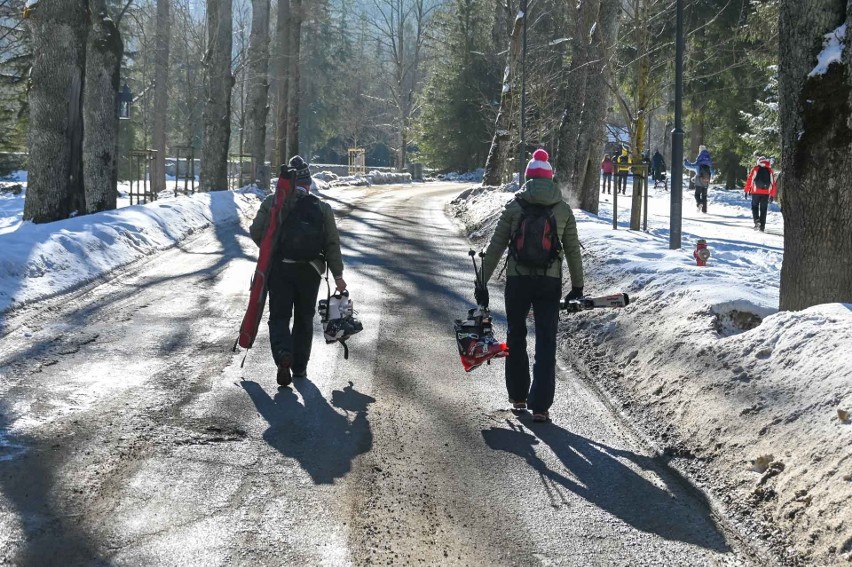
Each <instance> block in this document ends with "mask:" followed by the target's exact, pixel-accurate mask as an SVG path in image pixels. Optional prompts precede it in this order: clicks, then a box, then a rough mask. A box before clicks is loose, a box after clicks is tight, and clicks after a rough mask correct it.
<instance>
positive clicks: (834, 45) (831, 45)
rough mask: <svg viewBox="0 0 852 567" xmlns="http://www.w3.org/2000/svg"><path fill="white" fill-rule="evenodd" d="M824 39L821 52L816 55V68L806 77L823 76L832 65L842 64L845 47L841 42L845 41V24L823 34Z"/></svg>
mask: <svg viewBox="0 0 852 567" xmlns="http://www.w3.org/2000/svg"><path fill="white" fill-rule="evenodd" d="M824 37H825V40H824V41H823V48H822V51H820V52H819V54H818V55H817V64H816V67H814V68H813V70H812V71H811V72H810V73H808V77H815V76H817V75H825V74H826V73H827V72H828V67H829V66H830V65H831V64H832V63H843V48H844V47H845V45H844V43H843V40H844V39H846V24H843V25H842V26H840V27H839V28H837V29H836V30H834V31H832V32H829V33H827V34H825V36H824Z"/></svg>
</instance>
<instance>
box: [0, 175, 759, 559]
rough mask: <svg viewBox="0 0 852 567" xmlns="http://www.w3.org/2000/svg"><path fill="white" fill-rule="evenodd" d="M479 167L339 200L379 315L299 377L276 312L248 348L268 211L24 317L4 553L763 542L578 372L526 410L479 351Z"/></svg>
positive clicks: (13, 329) (466, 551) (586, 550)
mask: <svg viewBox="0 0 852 567" xmlns="http://www.w3.org/2000/svg"><path fill="white" fill-rule="evenodd" d="M459 190H460V187H459V186H458V185H454V184H429V185H425V186H423V185H420V186H413V187H412V186H397V187H384V188H380V189H376V190H374V191H371V192H369V193H368V194H367V195H366V196H364V197H363V198H361V194H360V193H359V194H358V195H359V198H358V199H357V200H355V201H353V202H351V203H338V205H342V206H338V208H339V209H340V211H341V213H342V218H341V220H340V221H339V226H340V229H341V233H342V238H343V243H344V259H345V261H346V265H347V270H346V279H347V282H348V283H349V286H350V289H351V290H352V293H353V298H354V300H355V302H356V309H357V310H358V311H359V312H360V318H361V320H362V321H363V323H364V327H365V330H364V332H363V333H361V334H360V335H357V336H356V337H354V338H353V339H352V340H351V341H350V349H351V357H350V360H348V361H344V360H343V356H342V350H341V349H340V348H339V347H337V346H336V345H333V346H326V345H324V344H322V341H321V340H319V341H316V342H315V344H314V355H313V358H312V360H311V364H310V366H309V368H308V372H309V378H308V379H306V380H301V381H297V382H296V383H295V384H294V387H293V388H285V389H281V390H279V389H277V387H276V385H275V378H274V368H273V366H272V362H271V358H270V356H269V351H268V343H267V340H268V338H267V335H266V332H265V324H264V325H263V326H262V327H261V336H260V337H259V338H258V342H257V348H255V349H254V350H253V351H252V352H250V353H249V356H248V359H247V361H246V363H245V367H244V368H240V361H241V358H242V355H239V356H237V355H233V354H232V353H231V352H230V347H231V345H232V344H233V339H234V338H235V333H236V330H237V327H238V324H239V320H240V318H241V315H242V310H243V307H244V303H245V300H246V297H247V290H246V287H247V280H248V277H249V274H250V273H251V269H252V262H253V258H254V254H255V250H256V248H255V247H254V244H253V243H251V241H250V240H249V238H248V235H247V227H246V226H245V224H244V225H242V226H238V225H231V226H218V227H216V229H215V230H214V229H210V230H207V231H204V232H202V233H200V234H199V235H197V236H196V237H194V239H193V240H191V241H188V242H185V243H184V245H182V246H181V247H180V248H176V249H173V250H171V251H169V252H166V253H164V254H162V255H160V256H159V257H158V259H157V260H156V261H152V262H148V263H147V264H145V265H142V266H140V267H139V268H138V270H136V271H135V272H128V273H126V274H125V275H123V276H120V277H118V278H116V279H114V280H113V281H111V282H109V283H106V284H103V285H101V286H99V287H97V288H94V289H92V290H90V291H88V292H87V293H85V294H78V295H77V296H76V297H73V298H70V299H67V300H64V301H54V302H52V303H51V302H48V303H46V304H43V305H42V306H40V307H31V308H29V309H26V310H24V311H22V312H20V313H19V314H17V315H16V316H14V317H13V318H12V319H11V320H9V321H7V322H6V329H7V330H9V332H10V334H9V335H7V336H5V337H4V338H3V339H2V342H0V436H2V435H3V434H4V433H8V436H9V437H8V439H7V440H6V442H5V443H4V444H3V448H4V451H3V452H0V564H2V563H11V564H19V565H49V564H73V563H86V564H97V565H178V564H185V565H225V564H228V565H232V564H242V565H257V564H268V565H285V564H292V565H296V564H299V565H348V564H354V565H366V564H375V563H381V564H398V565H407V564H428V565H522V564H523V565H530V564H533V565H554V564H556V565H588V564H592V563H594V564H622V565H623V564H630V565H643V564H647V565H659V564H669V565H675V564H677V565H708V564H709V565H719V564H740V563H748V560H747V559H745V558H744V557H742V556H740V555H739V554H738V553H737V552H736V551H735V550H734V549H732V547H735V545H734V544H733V543H732V542H731V541H729V540H728V539H726V537H725V535H723V532H722V530H721V529H720V528H719V527H718V526H717V525H716V523H715V521H714V519H713V518H712V516H711V515H710V513H709V512H708V510H707V507H706V505H705V504H704V503H703V502H701V501H700V499H699V498H697V497H696V496H694V495H692V494H691V493H687V492H686V491H685V490H684V489H683V488H682V487H681V485H680V484H679V483H678V481H677V480H676V479H675V477H674V476H673V475H672V474H671V473H669V472H667V471H665V470H663V469H661V468H660V467H659V466H658V465H657V464H656V462H655V461H654V460H652V459H651V458H650V457H649V456H648V453H647V452H646V451H645V450H644V449H642V447H641V446H640V445H639V444H638V443H637V442H636V441H635V440H634V439H633V437H632V436H631V435H630V434H629V433H628V432H627V431H626V430H625V429H624V428H623V427H621V426H620V425H619V423H618V421H617V419H616V418H615V417H614V416H612V415H611V414H610V412H609V411H608V409H607V408H606V406H605V405H604V404H603V403H602V402H601V401H600V400H598V399H597V398H596V397H595V395H594V394H593V393H592V392H591V391H589V390H588V389H587V388H586V387H585V386H584V385H583V384H582V383H581V382H580V381H579V380H577V379H575V378H573V377H572V376H571V375H570V374H569V373H567V372H562V373H561V375H560V377H559V382H558V384H557V401H556V404H555V406H554V408H553V410H552V416H553V419H554V423H553V424H543V425H538V424H536V425H533V424H532V423H530V420H529V419H527V418H524V417H521V418H518V417H516V416H514V415H512V414H511V413H509V412H507V411H505V410H503V409H502V408H503V407H505V405H506V399H505V393H504V388H503V385H502V365H501V364H499V363H498V364H494V365H492V366H489V367H483V368H480V369H478V370H476V371H474V372H473V373H472V374H465V373H464V372H462V371H461V367H460V364H459V363H458V361H457V356H456V354H455V344H454V340H453V337H452V334H451V332H450V329H451V321H452V319H453V318H455V317H458V316H460V315H461V314H462V313H463V312H464V309H466V307H467V306H468V303H469V301H470V299H471V297H470V296H471V294H472V283H471V280H472V277H471V276H472V274H471V269H470V266H469V262H470V260H469V258H468V256H467V255H466V252H467V249H468V245H467V243H466V241H465V240H464V239H463V238H461V237H460V236H459V234H458V232H457V230H456V229H455V228H454V227H453V225H452V224H451V223H450V221H449V220H448V219H447V218H446V217H445V216H444V212H443V208H444V205H445V203H446V202H447V200H448V199H449V198H450V197H451V196H452V195H453V194H455V193H458V191H459ZM492 302H493V304H494V305H495V306H501V305H502V296H501V295H500V293H499V289H498V286H493V289H492ZM45 306H49V309H45ZM39 309H42V311H39ZM497 312H498V313H497V314H498V315H501V314H502V309H497ZM317 329H318V327H317ZM497 333H498V334H499V335H500V336H505V327H504V325H503V321H498V329H497ZM317 336H319V334H317Z"/></svg>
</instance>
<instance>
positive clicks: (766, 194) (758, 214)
mask: <svg viewBox="0 0 852 567" xmlns="http://www.w3.org/2000/svg"><path fill="white" fill-rule="evenodd" d="M777 193H778V187H777V183H776V181H775V173H774V172H773V171H772V162H770V161H769V160H768V159H766V158H765V157H760V158H758V159H757V165H755V166H754V167H753V168H752V170H751V172H750V173H749V174H748V179H746V184H745V195H746V197H748V196H749V195H751V216H752V218H753V219H754V230H759V231H760V232H763V231H764V230H765V229H766V209H767V208H769V201H771V200H773V199H775V196H776V195H777Z"/></svg>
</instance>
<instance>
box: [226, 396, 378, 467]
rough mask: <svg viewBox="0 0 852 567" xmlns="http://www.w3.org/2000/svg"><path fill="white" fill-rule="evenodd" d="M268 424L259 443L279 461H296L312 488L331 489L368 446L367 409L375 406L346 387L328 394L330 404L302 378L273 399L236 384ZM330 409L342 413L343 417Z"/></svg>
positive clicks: (369, 445) (369, 430)
mask: <svg viewBox="0 0 852 567" xmlns="http://www.w3.org/2000/svg"><path fill="white" fill-rule="evenodd" d="M240 385H241V386H242V387H243V389H244V390H245V391H246V393H247V394H248V395H249V397H250V398H251V400H252V402H254V406H255V407H256V408H257V411H258V412H260V415H261V416H263V418H264V419H265V420H266V422H267V423H268V424H269V428H268V429H267V430H266V431H264V433H263V439H264V441H266V442H267V443H269V445H270V446H272V447H274V448H275V449H276V450H277V451H278V452H280V453H281V454H282V455H284V456H285V457H290V458H292V459H296V461H298V463H299V465H300V466H301V467H302V468H303V469H304V470H305V472H307V473H308V474H309V475H310V476H311V479H312V480H313V481H314V483H315V484H334V482H335V481H336V480H338V479H341V478H343V477H344V476H346V474H347V473H349V471H350V470H352V461H353V459H355V457H357V456H358V455H361V454H364V453H366V452H368V451H369V450H370V449H371V448H372V447H373V432H372V430H371V428H370V423H369V421H368V420H367V408H368V406H369V405H370V404H371V403H373V402H375V401H376V400H375V398H372V397H370V396H368V395H366V394H362V393H361V392H358V391H357V390H355V388H354V386H353V384H352V382H349V385H348V386H346V387H345V388H343V390H335V391H333V392H332V393H331V404H329V403H328V401H327V400H326V399H325V398H324V397H323V395H322V393H321V392H320V391H319V389H318V388H317V387H316V385H314V383H313V382H311V381H310V380H308V379H298V380H296V381H295V382H294V383H293V386H294V387H295V389H296V391H298V392H299V393H300V394H301V395H302V399H303V400H304V405H302V404H301V403H299V398H298V396H296V393H295V392H294V391H293V390H291V389H290V388H279V389H278V392H277V393H276V394H275V396H274V397H270V396H269V394H267V393H266V391H265V390H264V389H263V388H262V387H261V386H260V385H259V384H258V383H256V382H251V381H244V382H241V384H240ZM335 408H337V409H340V410H343V412H344V413H343V414H341V413H340V412H338V411H337V410H336V409H335Z"/></svg>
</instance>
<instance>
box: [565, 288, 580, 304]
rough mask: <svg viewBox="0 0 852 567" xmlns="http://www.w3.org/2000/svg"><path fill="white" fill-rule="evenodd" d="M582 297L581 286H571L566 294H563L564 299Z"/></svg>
mask: <svg viewBox="0 0 852 567" xmlns="http://www.w3.org/2000/svg"><path fill="white" fill-rule="evenodd" d="M582 298H583V288H581V287H572V288H571V291H570V292H568V295H566V296H565V301H573V300H575V299H582Z"/></svg>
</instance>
